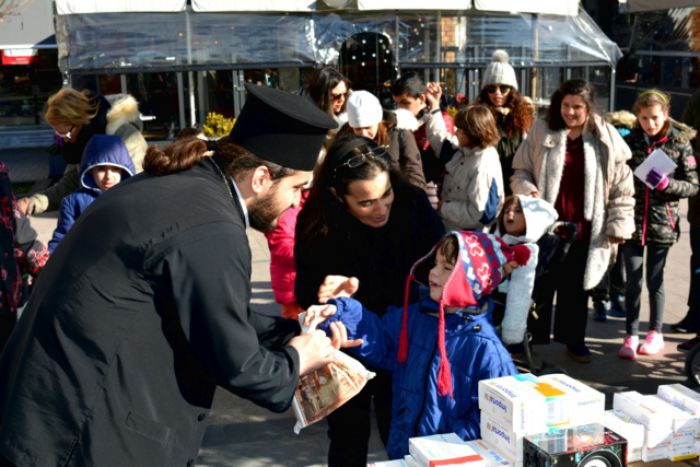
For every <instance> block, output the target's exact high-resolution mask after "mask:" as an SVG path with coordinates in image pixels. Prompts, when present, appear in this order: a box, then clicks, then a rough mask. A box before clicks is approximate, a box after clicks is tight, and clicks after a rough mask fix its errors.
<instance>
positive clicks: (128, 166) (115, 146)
mask: <svg viewBox="0 0 700 467" xmlns="http://www.w3.org/2000/svg"><path fill="white" fill-rule="evenodd" d="M134 172H135V169H134V164H133V162H131V158H130V157H129V152H128V151H127V150H126V146H124V143H123V142H122V140H121V138H119V137H118V136H114V135H95V136H93V137H92V138H91V139H90V141H89V142H88V143H87V145H86V146H85V152H84V153H83V160H82V162H81V163H80V185H81V188H80V189H79V190H78V191H76V192H74V193H71V194H70V195H68V196H66V197H65V198H63V200H62V201H61V208H60V210H59V212H58V223H57V225H56V230H54V231H53V236H52V237H51V240H50V241H49V251H50V252H51V253H53V252H54V250H55V249H56V247H57V246H58V243H59V242H60V241H61V239H62V238H63V237H64V236H65V235H66V234H67V233H68V230H70V228H71V227H72V226H73V224H74V223H75V221H76V220H77V219H78V216H80V214H82V213H83V211H85V210H86V209H87V207H88V206H89V205H90V203H92V202H93V201H95V200H96V199H97V197H98V196H100V195H101V194H102V193H103V192H105V191H107V190H108V189H110V188H112V187H113V186H114V185H116V184H117V183H119V182H121V181H122V180H125V179H127V178H129V177H131V176H132V175H134Z"/></svg>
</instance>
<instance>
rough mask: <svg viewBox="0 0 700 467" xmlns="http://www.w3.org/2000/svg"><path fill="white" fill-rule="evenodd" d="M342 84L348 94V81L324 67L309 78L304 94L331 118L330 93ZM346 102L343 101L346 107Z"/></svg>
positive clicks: (341, 75)
mask: <svg viewBox="0 0 700 467" xmlns="http://www.w3.org/2000/svg"><path fill="white" fill-rule="evenodd" d="M342 82H344V83H345V85H346V86H347V88H348V92H350V81H349V80H348V79H347V78H346V77H345V76H343V74H342V73H341V72H339V71H338V70H336V69H335V68H333V67H330V66H326V67H323V68H319V69H318V70H316V71H314V72H313V73H312V74H311V76H309V78H308V81H307V83H306V92H307V93H308V94H309V97H311V100H313V101H314V102H315V103H316V105H317V106H318V108H319V109H321V110H323V111H324V112H326V113H328V114H329V115H330V116H331V117H333V116H334V115H333V105H332V104H333V97H331V91H333V89H334V88H335V87H336V86H338V85H339V84H340V83H342ZM347 102H348V101H347V99H345V105H347ZM343 111H345V108H343Z"/></svg>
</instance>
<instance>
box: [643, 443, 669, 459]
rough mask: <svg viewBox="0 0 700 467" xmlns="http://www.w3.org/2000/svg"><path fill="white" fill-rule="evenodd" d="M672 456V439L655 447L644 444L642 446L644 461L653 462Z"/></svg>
mask: <svg viewBox="0 0 700 467" xmlns="http://www.w3.org/2000/svg"><path fill="white" fill-rule="evenodd" d="M670 456H671V441H664V442H663V443H659V444H657V445H656V446H654V447H647V446H644V447H643V448H642V461H644V462H652V461H658V460H661V459H668V458H670Z"/></svg>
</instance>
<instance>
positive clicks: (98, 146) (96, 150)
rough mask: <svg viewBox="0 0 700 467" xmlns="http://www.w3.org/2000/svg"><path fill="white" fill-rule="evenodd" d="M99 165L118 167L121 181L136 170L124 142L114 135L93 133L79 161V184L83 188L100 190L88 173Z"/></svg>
mask: <svg viewBox="0 0 700 467" xmlns="http://www.w3.org/2000/svg"><path fill="white" fill-rule="evenodd" d="M100 165H113V166H116V167H120V168H121V169H122V171H123V173H122V181H124V180H126V179H127V178H129V177H131V176H132V175H134V172H136V170H135V168H134V163H133V162H132V161H131V156H129V151H127V150H126V146H124V142H123V141H122V139H121V138H120V137H119V136H115V135H95V136H93V137H92V138H90V141H88V143H87V144H86V145H85V150H84V151H83V158H82V161H81V162H80V185H81V186H82V187H83V188H87V189H88V190H93V191H98V192H99V191H100V189H99V188H97V185H95V180H94V179H93V177H92V174H91V173H90V170H92V169H93V168H94V167H97V166H100Z"/></svg>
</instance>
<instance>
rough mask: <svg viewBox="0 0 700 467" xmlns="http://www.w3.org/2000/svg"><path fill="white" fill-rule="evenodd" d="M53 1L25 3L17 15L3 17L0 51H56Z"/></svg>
mask: <svg viewBox="0 0 700 467" xmlns="http://www.w3.org/2000/svg"><path fill="white" fill-rule="evenodd" d="M51 3H52V2H51V0H34V1H31V2H27V3H25V5H24V6H22V7H20V9H19V11H17V12H16V13H9V14H5V16H3V22H2V27H0V49H55V48H56V39H55V36H54V31H53V7H52V5H51Z"/></svg>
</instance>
